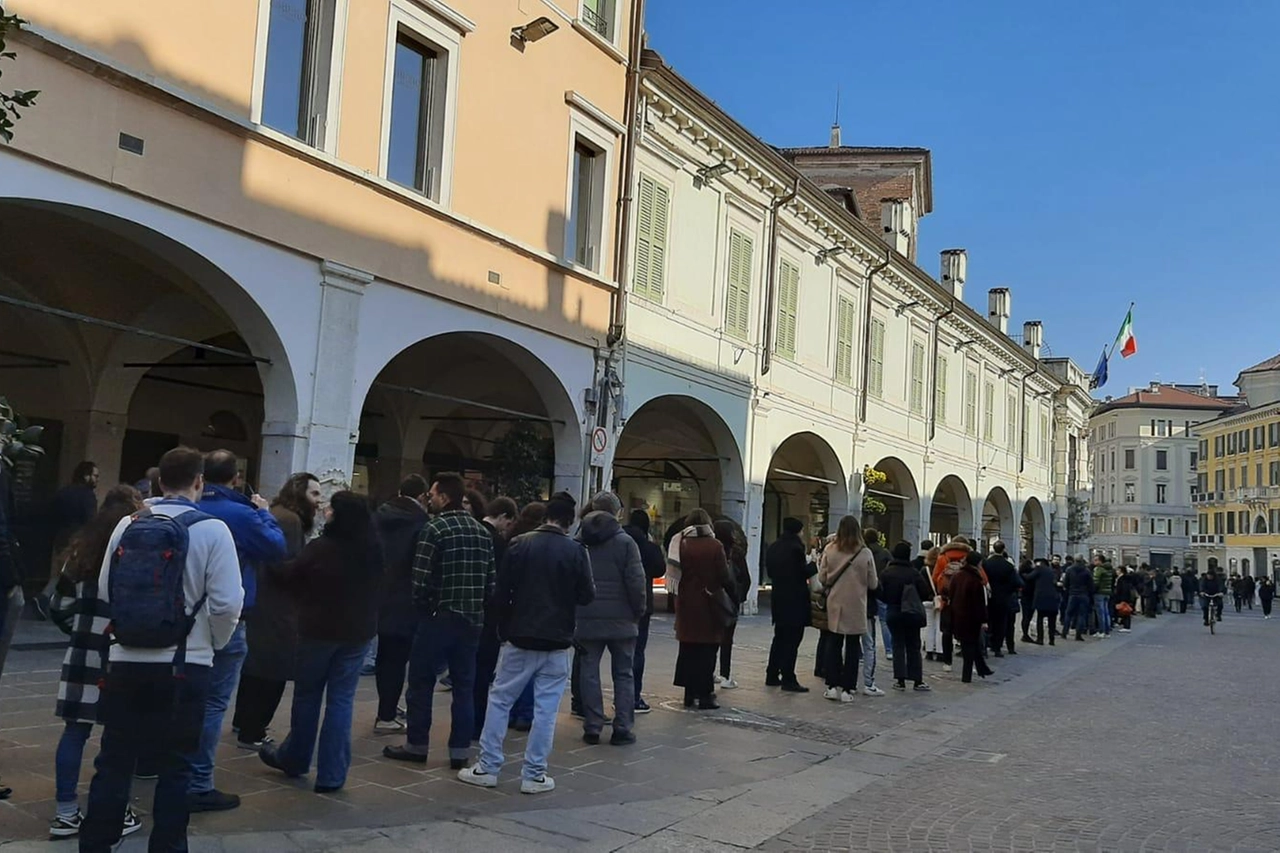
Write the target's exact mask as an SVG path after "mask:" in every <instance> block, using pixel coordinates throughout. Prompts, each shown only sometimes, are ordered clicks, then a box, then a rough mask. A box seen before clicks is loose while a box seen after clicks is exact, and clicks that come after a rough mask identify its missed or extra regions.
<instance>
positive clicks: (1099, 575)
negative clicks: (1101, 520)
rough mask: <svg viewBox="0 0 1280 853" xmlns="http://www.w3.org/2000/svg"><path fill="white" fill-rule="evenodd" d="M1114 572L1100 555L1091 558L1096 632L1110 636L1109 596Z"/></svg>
mask: <svg viewBox="0 0 1280 853" xmlns="http://www.w3.org/2000/svg"><path fill="white" fill-rule="evenodd" d="M1115 587H1116V572H1115V569H1113V568H1111V563H1110V562H1108V561H1107V559H1106V558H1105V557H1103V556H1102V555H1101V554H1096V555H1094V558H1093V606H1094V607H1095V608H1096V609H1097V612H1098V632H1099V633H1101V634H1102V636H1104V637H1110V636H1111V594H1112V593H1113V592H1115Z"/></svg>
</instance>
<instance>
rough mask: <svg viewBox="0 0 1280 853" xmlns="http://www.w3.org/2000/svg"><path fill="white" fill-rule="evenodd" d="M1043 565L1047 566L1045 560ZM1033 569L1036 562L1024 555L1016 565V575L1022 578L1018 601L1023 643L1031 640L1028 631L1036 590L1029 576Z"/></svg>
mask: <svg viewBox="0 0 1280 853" xmlns="http://www.w3.org/2000/svg"><path fill="white" fill-rule="evenodd" d="M1045 565H1046V566H1047V565H1048V563H1047V562H1046V563H1045ZM1035 569H1036V564H1035V563H1033V562H1031V561H1030V560H1028V559H1026V558H1025V557H1024V558H1023V559H1022V564H1021V565H1019V566H1018V577H1020V578H1022V600H1021V602H1020V603H1021V605H1022V642H1024V643H1030V642H1032V640H1031V634H1030V633H1029V632H1030V631H1031V620H1032V618H1033V617H1034V616H1035V613H1036V605H1035V597H1036V590H1035V584H1034V582H1033V581H1032V580H1031V576H1032V574H1034V572H1035ZM1050 571H1052V569H1050ZM1056 597H1057V596H1055V599H1056Z"/></svg>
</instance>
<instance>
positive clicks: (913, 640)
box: [889, 614, 1012, 684]
mask: <svg viewBox="0 0 1280 853" xmlns="http://www.w3.org/2000/svg"><path fill="white" fill-rule="evenodd" d="M1010 615H1012V614H1010ZM889 630H890V632H892V633H893V678H894V680H895V681H897V682H899V683H902V682H904V681H907V680H910V681H912V682H914V683H916V684H920V683H921V682H922V681H924V662H923V661H922V660H921V659H920V628H919V626H917V625H913V624H912V625H909V624H907V623H906V621H905V620H902V619H890V620H889Z"/></svg>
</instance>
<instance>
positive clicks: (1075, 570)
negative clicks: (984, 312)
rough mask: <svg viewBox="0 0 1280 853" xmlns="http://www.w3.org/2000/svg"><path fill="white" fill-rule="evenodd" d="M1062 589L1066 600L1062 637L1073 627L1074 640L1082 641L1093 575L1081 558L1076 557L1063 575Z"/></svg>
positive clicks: (1090, 599) (1089, 606) (1091, 595)
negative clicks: (1065, 615)
mask: <svg viewBox="0 0 1280 853" xmlns="http://www.w3.org/2000/svg"><path fill="white" fill-rule="evenodd" d="M1062 587H1063V590H1064V592H1065V594H1066V598H1067V621H1066V624H1065V625H1064V626H1063V629H1062V636H1064V637H1065V636H1066V635H1067V634H1068V633H1069V632H1070V631H1071V629H1072V628H1073V627H1074V628H1075V630H1076V639H1077V640H1081V641H1083V640H1084V632H1085V629H1086V628H1088V626H1089V611H1090V610H1091V609H1092V602H1093V575H1092V574H1091V573H1090V572H1089V567H1088V566H1086V565H1085V564H1084V558H1083V557H1076V561H1075V563H1073V564H1072V566H1071V568H1069V569H1067V570H1066V572H1064V573H1063V575H1062Z"/></svg>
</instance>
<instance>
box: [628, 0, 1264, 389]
mask: <svg viewBox="0 0 1280 853" xmlns="http://www.w3.org/2000/svg"><path fill="white" fill-rule="evenodd" d="M648 14H649V33H650V37H649V45H650V47H652V48H654V49H655V50H657V51H658V52H659V53H661V54H662V55H663V57H664V58H665V59H666V60H667V61H668V62H669V63H670V64H671V65H672V66H673V67H675V68H676V70H677V71H679V72H680V73H681V74H682V75H683V76H684V77H685V78H686V79H688V80H689V81H690V82H692V83H693V84H694V85H695V86H697V87H698V88H700V89H701V90H702V91H703V92H705V93H706V94H707V95H708V96H710V97H711V98H712V99H714V100H715V101H716V102H717V103H718V104H719V105H720V106H721V107H722V108H724V109H725V110H726V111H727V112H729V113H730V114H731V115H732V116H734V117H735V118H736V119H737V120H738V121H740V122H741V123H743V124H744V125H746V126H747V127H748V128H750V129H751V130H752V131H753V132H754V133H755V134H757V135H758V136H760V137H761V138H763V139H764V140H766V141H768V142H771V143H773V144H775V145H822V144H825V143H826V141H827V136H828V132H829V127H830V124H831V120H832V114H833V110H834V101H835V90H836V86H837V84H839V86H840V88H841V90H842V92H843V95H842V102H843V107H842V109H841V125H842V126H843V136H844V142H845V144H848V145H915V146H922V147H925V148H929V149H931V151H932V152H933V174H934V212H933V213H932V214H930V215H929V216H928V217H926V218H925V219H924V220H923V222H922V223H921V245H920V263H921V266H923V267H924V268H925V270H927V271H928V272H929V273H930V274H932V275H935V276H936V275H937V266H938V260H937V257H938V252H939V250H941V249H944V248H951V247H956V246H962V247H964V248H967V249H968V250H969V278H968V285H967V290H966V294H965V297H966V301H967V302H969V303H970V304H971V305H973V306H974V307H976V308H978V309H979V310H980V311H982V312H983V313H985V311H986V291H987V289H988V288H991V287H1004V286H1007V287H1010V288H1012V290H1013V320H1012V326H1011V327H1012V328H1013V329H1016V330H1020V329H1021V326H1022V322H1023V320H1029V319H1040V320H1043V321H1044V322H1045V340H1046V342H1047V343H1048V345H1049V346H1050V348H1051V349H1052V351H1053V353H1054V355H1059V356H1061V355H1068V356H1071V357H1072V358H1074V359H1075V360H1076V361H1077V362H1079V363H1080V364H1081V365H1082V366H1084V367H1085V368H1086V369H1087V370H1092V369H1093V366H1094V363H1095V362H1096V361H1097V358H1098V354H1099V352H1100V351H1101V348H1102V345H1103V344H1104V343H1109V342H1110V341H1111V340H1113V339H1114V337H1115V334H1116V332H1117V331H1118V330H1119V327H1120V322H1121V320H1122V319H1123V318H1124V313H1125V310H1126V309H1127V308H1128V305H1129V302H1130V301H1133V302H1136V303H1137V306H1136V308H1135V309H1134V326H1135V330H1136V333H1137V337H1138V344H1139V350H1140V351H1139V353H1138V355H1136V356H1134V357H1133V358H1130V359H1128V360H1125V361H1123V362H1122V360H1121V359H1120V358H1119V356H1117V357H1116V358H1115V359H1113V360H1112V363H1111V379H1110V381H1109V382H1108V384H1107V386H1106V389H1105V391H1104V392H1103V393H1109V394H1123V393H1125V391H1126V389H1127V387H1128V386H1131V385H1142V384H1145V383H1147V382H1149V381H1151V380H1153V379H1160V380H1162V381H1169V382H1174V381H1176V382H1197V381H1199V379H1200V377H1201V375H1202V372H1203V374H1204V375H1205V377H1206V378H1207V379H1208V381H1209V382H1217V383H1219V384H1222V385H1224V386H1228V388H1229V386H1230V383H1231V382H1232V380H1234V379H1235V377H1236V374H1237V372H1238V371H1239V370H1240V369H1241V368H1243V367H1247V366H1249V365H1252V364H1254V363H1256V362H1259V361H1262V360H1263V359H1265V358H1269V357H1270V356H1272V355H1275V354H1276V353H1277V352H1280V334H1278V333H1277V330H1278V328H1280V94H1278V93H1277V86H1278V85H1280V50H1277V49H1276V46H1275V34H1276V32H1277V31H1280V2H1272V0H1225V2H1217V3H1209V2H1187V0H1073V2H1069V3H1048V2H1027V0H964V2H957V0H917V2H910V3H902V2H890V0H808V2H805V3H802V4H783V3H776V2H763V0H700V2H697V3H691V2H689V0H650V2H649V13H648Z"/></svg>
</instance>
